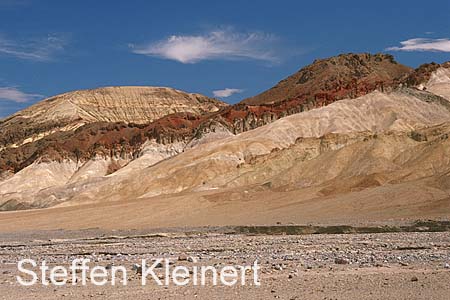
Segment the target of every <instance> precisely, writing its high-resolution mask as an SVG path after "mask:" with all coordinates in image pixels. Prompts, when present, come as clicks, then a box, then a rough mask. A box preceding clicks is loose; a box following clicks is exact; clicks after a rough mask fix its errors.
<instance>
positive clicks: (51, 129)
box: [0, 87, 228, 177]
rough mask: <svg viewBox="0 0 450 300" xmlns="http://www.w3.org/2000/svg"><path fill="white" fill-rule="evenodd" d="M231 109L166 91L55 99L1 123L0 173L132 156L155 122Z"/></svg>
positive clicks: (114, 90) (122, 90) (113, 90)
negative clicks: (46, 161)
mask: <svg viewBox="0 0 450 300" xmlns="http://www.w3.org/2000/svg"><path fill="white" fill-rule="evenodd" d="M226 106H228V105H227V104H226V103H224V102H221V101H219V100H216V99H211V98H208V97H206V96H203V95H199V94H190V93H185V92H182V91H178V90H175V89H171V88H165V87H105V88H98V89H92V90H81V91H75V92H69V93H65V94H62V95H58V96H55V97H51V98H49V99H45V100H43V101H41V102H39V103H37V104H35V105H32V106H30V107H29V108H27V109H25V110H23V111H20V112H18V113H16V114H14V115H12V116H10V117H8V118H6V119H3V120H1V121H0V171H2V170H3V171H5V170H10V171H13V172H17V171H19V170H21V169H23V168H24V167H26V166H27V165H29V164H31V163H33V162H34V161H36V160H37V159H39V158H42V157H43V156H50V158H51V159H59V158H62V157H68V158H78V159H79V158H81V157H83V156H86V155H89V156H92V155H94V154H95V153H97V152H98V151H97V150H99V148H102V149H101V150H102V151H104V152H108V153H109V152H111V151H115V150H114V146H120V145H121V144H122V145H125V144H127V147H125V148H127V150H129V149H131V148H132V147H133V144H136V143H139V141H140V140H141V139H142V138H143V137H141V136H140V131H142V132H143V130H142V128H144V127H146V125H147V124H149V123H152V122H153V121H156V120H159V119H161V118H162V117H165V116H168V115H174V114H175V115H176V114H180V115H183V118H185V117H186V116H188V117H187V118H190V119H195V118H197V117H196V116H199V115H202V114H206V113H211V112H215V111H218V110H219V109H221V108H223V107H226ZM170 125H172V124H163V126H161V125H160V126H158V125H157V124H154V127H158V128H161V127H163V129H165V130H168V129H169V126H170ZM179 125H180V124H176V125H175V126H179ZM147 129H148V128H147ZM152 129H154V128H152ZM148 130H150V129H148ZM148 130H147V132H148ZM154 130H155V129H154ZM137 132H139V134H138V133H137ZM155 135H158V132H156V131H155ZM125 148H124V147H118V150H117V149H116V150H117V151H119V152H120V151H122V152H123V151H125ZM0 177H1V175H0Z"/></svg>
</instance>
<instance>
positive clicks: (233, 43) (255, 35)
mask: <svg viewBox="0 0 450 300" xmlns="http://www.w3.org/2000/svg"><path fill="white" fill-rule="evenodd" d="M275 41H276V38H275V36H273V35H270V34H265V33H261V32H251V33H238V32H235V31H233V30H231V29H228V30H217V31H211V32H209V33H207V34H204V35H172V36H170V37H168V38H167V39H164V40H161V41H157V42H154V43H150V44H147V45H141V46H136V45H129V46H130V48H131V49H132V52H134V53H136V54H143V55H147V56H154V57H160V58H164V59H171V60H176V61H179V62H181V63H185V64H187V63H196V62H199V61H202V60H212V59H228V60H230V59H232V60H237V59H253V60H262V61H269V62H277V61H278V58H277V57H276V56H275V54H274V49H273V48H274V47H273V46H274V42H275Z"/></svg>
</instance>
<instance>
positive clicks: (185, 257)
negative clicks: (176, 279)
mask: <svg viewBox="0 0 450 300" xmlns="http://www.w3.org/2000/svg"><path fill="white" fill-rule="evenodd" d="M187 260H188V256H187V255H185V254H181V255H180V256H178V261H187Z"/></svg>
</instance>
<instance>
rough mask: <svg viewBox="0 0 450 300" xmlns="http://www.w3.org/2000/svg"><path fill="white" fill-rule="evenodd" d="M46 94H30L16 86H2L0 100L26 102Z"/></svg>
mask: <svg viewBox="0 0 450 300" xmlns="http://www.w3.org/2000/svg"><path fill="white" fill-rule="evenodd" d="M43 97H44V96H42V95H39V94H28V93H25V92H22V91H20V90H19V89H17V88H16V87H0V100H6V101H13V102H17V103H25V102H29V101H32V100H35V99H38V98H43Z"/></svg>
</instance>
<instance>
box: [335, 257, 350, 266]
mask: <svg viewBox="0 0 450 300" xmlns="http://www.w3.org/2000/svg"><path fill="white" fill-rule="evenodd" d="M334 263H335V264H337V265H348V264H349V263H350V261H349V260H348V259H346V258H340V257H338V258H336V259H335V260H334Z"/></svg>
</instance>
